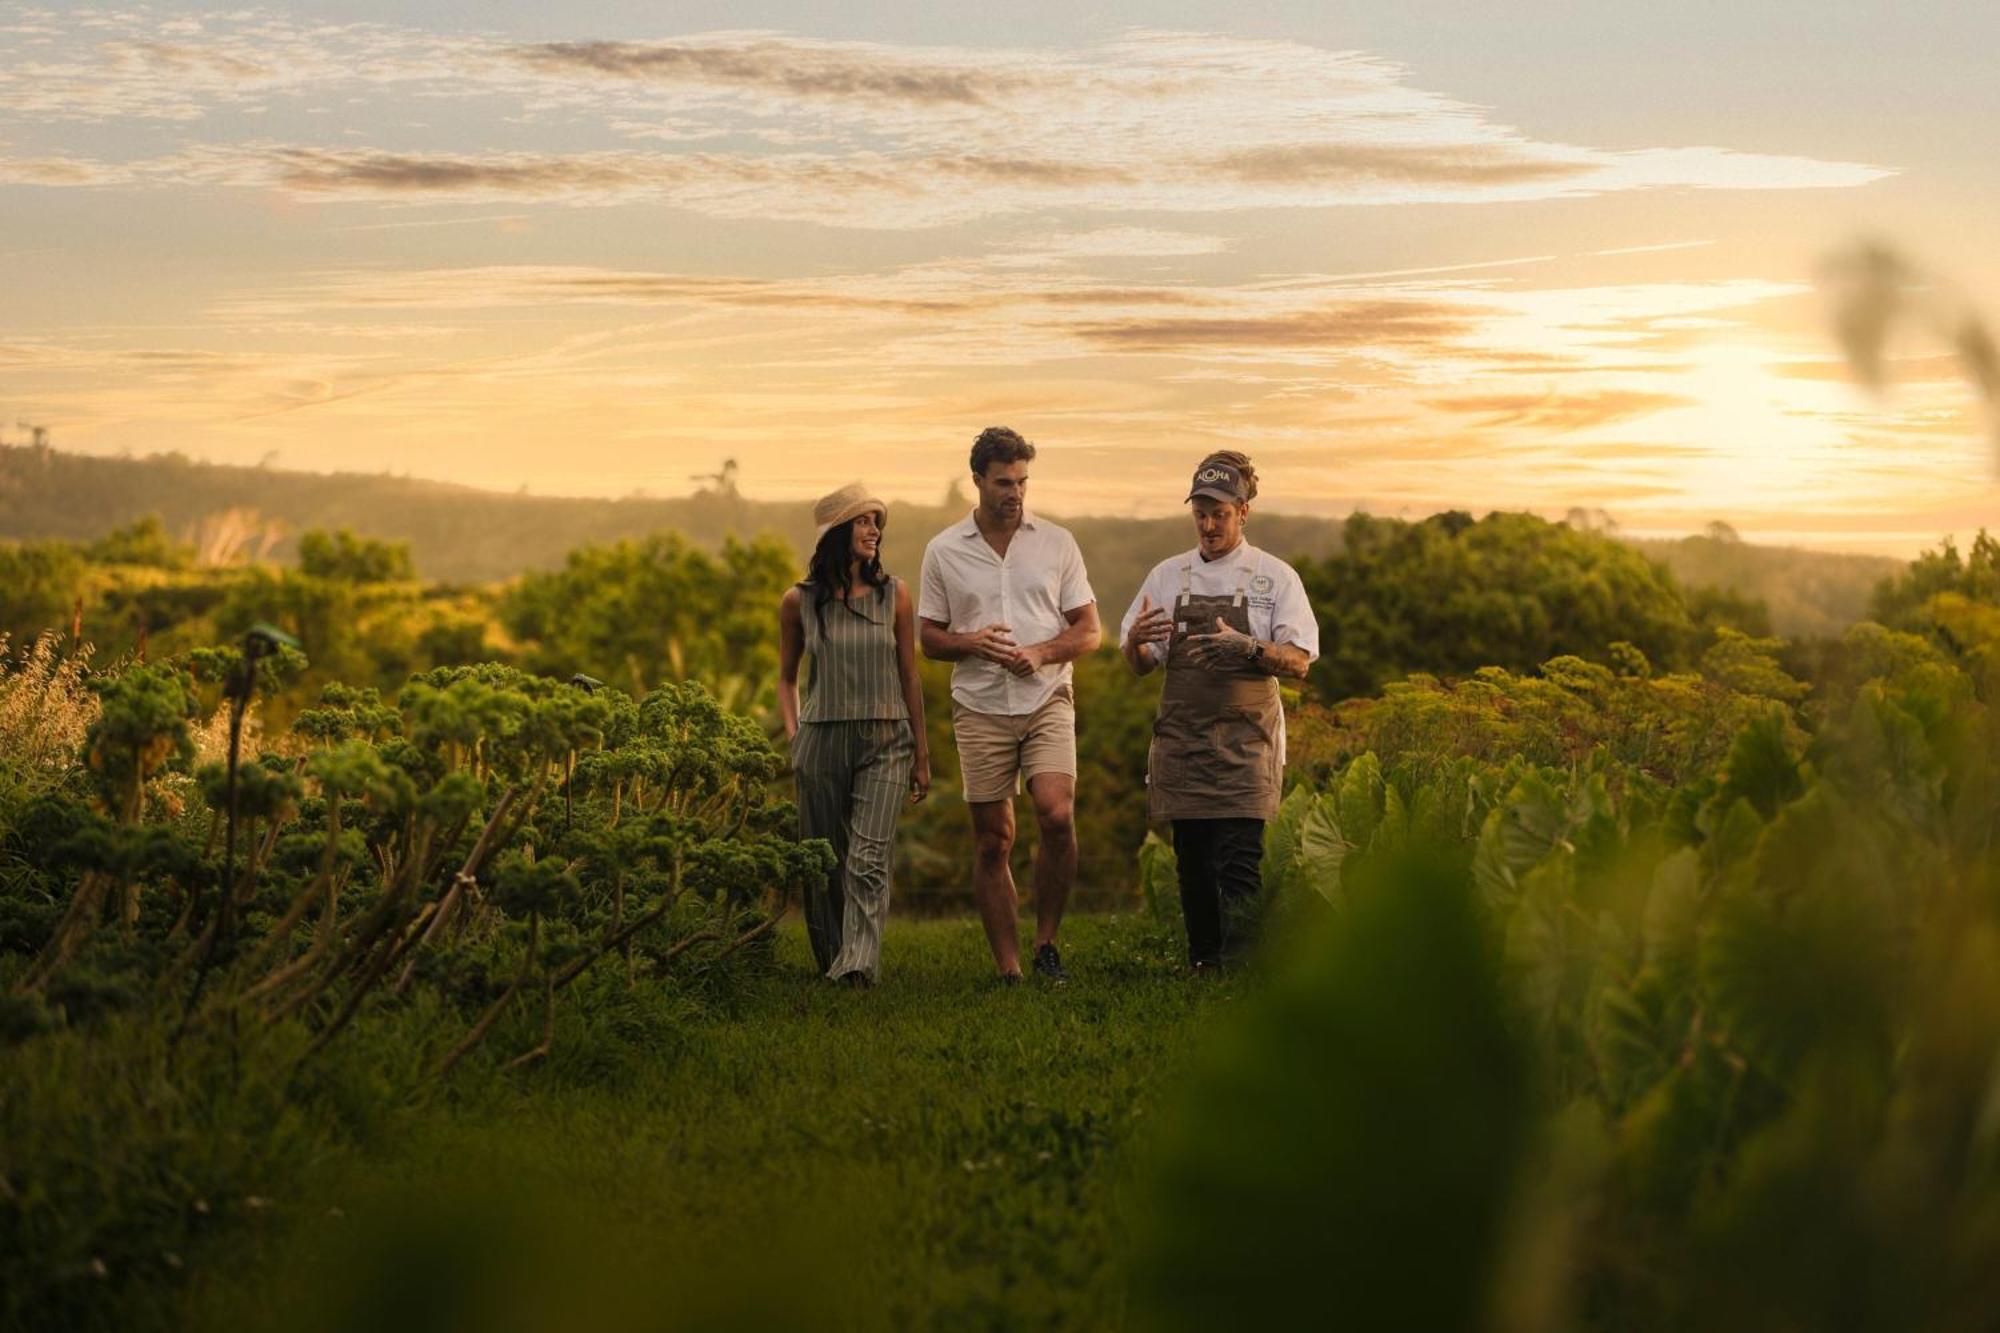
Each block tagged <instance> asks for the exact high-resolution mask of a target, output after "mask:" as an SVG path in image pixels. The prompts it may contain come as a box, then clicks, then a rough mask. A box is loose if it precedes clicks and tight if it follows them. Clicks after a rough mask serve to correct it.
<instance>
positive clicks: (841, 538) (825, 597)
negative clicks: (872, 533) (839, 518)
mask: <svg viewBox="0 0 2000 1333" xmlns="http://www.w3.org/2000/svg"><path fill="white" fill-rule="evenodd" d="M856 517H857V518H858V517H859V515H857V516H856ZM854 523H855V519H852V518H850V519H848V520H847V522H845V523H836V524H834V525H833V526H832V527H830V528H828V529H827V530H826V536H824V537H821V538H820V539H819V545H817V546H815V547H813V553H812V559H810V560H808V561H807V562H806V576H805V578H803V579H801V580H800V581H799V587H801V588H803V589H805V590H806V591H807V592H808V593H810V594H811V595H812V602H813V618H814V619H816V620H817V621H819V632H820V637H821V638H825V637H826V604H827V603H828V602H831V601H835V600H838V601H839V602H840V604H841V605H842V606H845V607H847V610H848V613H849V614H850V615H857V616H858V615H860V614H861V613H860V612H859V611H856V610H855V609H854V608H853V607H852V606H851V605H849V604H848V600H847V588H848V584H847V567H848V566H849V565H850V564H852V563H853V562H854ZM861 581H862V582H863V583H865V584H867V585H868V586H869V587H871V588H879V587H881V586H882V585H883V584H885V583H887V582H888V581H889V576H888V575H887V574H885V573H883V572H882V548H881V547H880V546H879V545H878V546H877V547H876V548H875V555H874V557H873V558H872V559H870V560H868V561H867V562H866V563H864V564H863V565H862V566H861Z"/></svg>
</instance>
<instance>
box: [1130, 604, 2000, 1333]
mask: <svg viewBox="0 0 2000 1333" xmlns="http://www.w3.org/2000/svg"><path fill="white" fill-rule="evenodd" d="M1948 586H1950V587H1952V588H1954V589H1965V588H1968V586H1969V580H1968V579H1967V578H1966V577H1964V576H1963V571H1961V577H1958V578H1955V579H1953V580H1951V581H1949V585H1948ZM1970 587H1971V591H1973V592H1978V593H1985V594H1986V596H1987V598H1988V600H1985V601H1979V600H1974V599H1973V598H1972V597H1969V596H1967V595H1966V594H1965V593H1964V592H1961V591H1938V590H1936V589H1935V588H1933V590H1932V592H1931V594H1930V596H1929V599H1928V601H1927V602H1926V603H1925V604H1924V608H1923V611H1922V617H1923V620H1924V621H1925V622H1926V623H1929V624H1932V625H1934V626H1935V627H1936V628H1937V629H1938V630H1939V633H1938V635H1937V636H1936V637H1934V638H1924V637H1919V636H1917V635H1911V634H1898V633H1896V632H1894V631H1890V630H1885V629H1883V628H1881V627H1879V626H1873V625H1864V626H1859V627H1856V628H1855V629H1854V630H1852V631H1850V633H1849V635H1848V637H1847V640H1846V642H1844V643H1843V644H1842V645H1841V652H1840V653H1838V654H1837V655H1835V656H1834V658H1833V659H1832V660H1833V661H1834V662H1835V663H1837V665H1838V666H1839V668H1840V670H1839V671H1838V672H1837V673H1836V674H1834V675H1832V676H1830V677H1829V678H1827V679H1826V680H1824V681H1821V682H1819V683H1818V684H1819V688H1818V689H1816V690H1812V691H1808V690H1807V689H1806V688H1805V685H1804V684H1803V683H1801V682H1796V681H1791V680H1789V678H1788V677H1786V676H1785V675H1784V673H1783V672H1782V671H1780V670H1779V669H1778V668H1777V666H1776V664H1775V661H1774V660H1773V658H1772V655H1771V651H1772V650H1773V649H1774V648H1775V645H1762V646H1760V645H1758V644H1756V643H1755V642H1754V641H1750V640H1743V639H1739V640H1737V641H1735V642H1734V643H1733V645H1732V647H1731V651H1729V652H1727V653H1725V654H1724V660H1722V661H1720V662H1716V661H1713V660H1708V661H1705V662H1704V670H1703V672H1702V673H1701V674H1700V675H1699V676H1689V677H1683V678H1675V677H1667V678H1664V679H1659V678H1649V677H1646V676H1642V675H1639V674H1637V673H1628V674H1626V675H1622V676H1620V675H1613V674H1612V673H1611V672H1610V671H1608V670H1606V669H1604V668H1598V667H1591V666H1589V665H1587V664H1584V663H1581V662H1576V661H1574V660H1571V661H1558V662H1552V663H1550V664H1549V665H1548V667H1547V668H1546V669H1545V670H1544V672H1543V675H1542V677H1541V678H1540V679H1539V680H1536V681H1526V680H1522V679H1520V678H1517V677H1514V676H1512V675H1510V674H1509V673H1499V672H1482V673H1479V674H1478V675H1476V676H1475V677H1474V678H1472V679H1471V680H1467V681H1463V682H1459V683H1458V684H1456V685H1451V686H1445V685H1440V684H1438V683H1437V682H1434V681H1430V682H1413V683H1412V684H1411V685H1409V686H1406V687H1403V688H1401V689H1392V690H1391V691H1390V692H1389V694H1388V695H1387V696H1386V697H1385V698H1384V699H1382V700H1381V701H1379V703H1377V704H1375V705H1373V706H1372V707H1371V708H1369V709H1367V710H1366V711H1364V712H1362V713H1360V714H1359V715H1358V716H1357V717H1355V718H1354V719H1352V728H1351V733H1352V734H1351V735H1350V736H1349V737H1348V738H1347V739H1348V741H1349V743H1350V744H1351V743H1354V742H1365V744H1366V746H1367V748H1366V749H1365V750H1363V751H1361V752H1360V753H1355V754H1349V755H1347V756H1346V757H1338V756H1336V757H1335V758H1334V759H1333V762H1332V764H1331V766H1330V768H1329V770H1328V771H1327V773H1326V775H1325V777H1324V778H1323V780H1322V781H1320V782H1318V783H1316V784H1315V785H1314V786H1312V787H1310V788H1301V789H1298V790H1295V791H1294V792H1293V793H1292V794H1291V795H1290V796H1289V797H1288V799H1287V801H1286V805H1285V809H1284V811H1283V812H1282V813H1281V816H1280V818H1279V819H1278V820H1277V821H1275V822H1274V824H1273V826H1272V828H1271V830H1270V845H1269V850H1268V852H1267V858H1268V865H1267V869H1268V872H1269V877H1270V884H1269V887H1270V889H1271V891H1272V892H1273V894H1274V895H1278V896H1280V897H1286V898H1289V900H1290V906H1291V907H1292V909H1293V912H1294V916H1293V918H1292V919H1293V920H1297V919H1300V918H1313V917H1317V918H1319V922H1318V925H1317V926H1316V927H1315V928H1313V929H1310V930H1301V931H1299V932H1298V934H1299V935H1300V937H1301V938H1297V939H1294V940H1293V941H1292V943H1293V945H1294V948H1293V951H1292V954H1293V956H1292V957H1290V958H1289V960H1288V961H1287V962H1286V963H1285V964H1284V965H1283V966H1282V968H1281V972H1280V976H1279V979H1278V980H1276V981H1275V982H1274V983H1273V984H1272V986H1271V988H1270V991H1269V993H1268V994H1267V995H1265V996H1264V997H1263V998H1262V999H1261V1000H1260V1001H1259V1002H1258V1003H1257V1004H1256V1005H1254V1006H1253V1007H1252V1008H1251V1010H1250V1011H1248V1012H1246V1013H1245V1014H1243V1015H1242V1016H1241V1017H1240V1020H1239V1022H1238V1023H1237V1024H1236V1026H1235V1029H1234V1031H1233V1032H1232V1033H1230V1034H1229V1035H1228V1036H1227V1037H1225V1038H1224V1039H1222V1040H1220V1041H1219V1042H1218V1043H1217V1044H1216V1047H1215V1050H1214V1052H1213V1053H1212V1055H1211V1058H1210V1063H1209V1067H1208V1070H1207V1072H1206V1073H1205V1074H1203V1075H1202V1076H1201V1077H1200V1078H1199V1079H1198V1080H1197V1082H1196V1084H1195V1086H1194V1088H1193V1089H1192V1090H1191V1091H1190V1094H1189V1097H1188V1099H1187V1101H1186V1104H1185V1105H1184V1107H1183V1108H1182V1112H1181V1116H1180V1118H1179V1120H1177V1121H1176V1122H1175V1123H1176V1128H1175V1130H1174V1132H1173V1133H1171V1134H1170V1135H1167V1136H1165V1137H1164V1139H1163V1142H1162V1145H1161V1148H1160V1153H1161V1156H1160V1159H1159V1166H1158V1169H1157V1176H1156V1189H1157V1190H1158V1192H1159V1193H1158V1195H1157V1197H1156V1199H1155V1202H1154V1206H1153V1208H1152V1209H1151V1211H1150V1216H1152V1217H1153V1218H1155V1219H1156V1220H1157V1226H1156V1228H1155V1235H1154V1237H1153V1239H1152V1241H1151V1242H1150V1246H1149V1250H1148V1256H1149V1257H1148V1259H1147V1261H1146V1264H1145V1266H1144V1268H1143V1272H1144V1274H1145V1282H1146V1286H1145V1289H1146V1291H1147V1292H1148V1293H1149V1296H1150V1298H1151V1300H1152V1301H1153V1303H1154V1313H1155V1314H1156V1316H1157V1319H1158V1322H1159V1323H1161V1324H1162V1325H1164V1326H1171V1327H1181V1326H1187V1327H1193V1326H1197V1325H1199V1324H1202V1323H1210V1324H1212V1323H1213V1322H1215V1321H1216V1319H1217V1318H1223V1317H1227V1315H1226V1314H1225V1313H1224V1312H1229V1311H1236V1312H1243V1313H1244V1314H1246V1315H1247V1317H1248V1318H1249V1322H1252V1323H1258V1322H1264V1323H1270V1322H1275V1321H1277V1319H1278V1318H1279V1316H1280V1315H1281V1313H1282V1312H1285V1311H1288V1310H1289V1311H1292V1312H1295V1316H1296V1312H1306V1311H1311V1310H1313V1309H1316V1308H1318V1307H1319V1304H1320V1303H1321V1302H1323V1301H1324V1300H1325V1299H1326V1298H1327V1292H1328V1291H1329V1289H1333V1290H1337V1291H1338V1292H1339V1299H1340V1302H1341V1305H1342V1308H1343V1309H1344V1310H1347V1311H1351V1312H1353V1313H1354V1315H1355V1318H1356V1319H1357V1321H1358V1323H1359V1324H1360V1325H1361V1326H1370V1327H1374V1326H1401V1325H1408V1326H1414V1327H1440V1328H1442V1327H1450V1328H1459V1329H1479V1328H1486V1329H1529V1328H1533V1329H1561V1328H1589V1329H1599V1328H1601V1329H1620V1330H1651V1329H1679V1328H1701V1329H1720V1330H1738V1329H1740V1330H1762V1329H1770V1328H1848V1329H1883V1330H1888V1329H1936V1330H1949V1329H1961V1328H1972V1327H1983V1326H1985V1325H1986V1324H1987V1323H1989V1322H1990V1321H1991V1316H1992V1311H1993V1310H1994V1309H1996V1308H2000V1276H1996V1275H2000V1131H1997V1130H1996V1120H1995V1117H1994V1115H1993V1111H1992V1108H1993V1105H1994V1101H1993V1097H1994V1092H1993V1090H1994V1088H1995V1086H1996V1078H2000V1063H1996V1061H2000V1054H1996V1053H2000V966H1996V964H2000V844H1996V841H1995V837H1994V833H1995V830H1996V829H2000V722H1996V713H1995V710H1994V705H1995V703H1996V702H2000V670H1996V666H2000V607H1996V606H1995V605H1994V604H1993V600H1991V599H1992V592H1991V590H1989V589H1987V588H1985V587H1982V586H1978V585H1976V584H1975V585H1970ZM1724 642H1725V643H1728V642H1729V641H1727V640H1725V641H1724ZM1713 654H1714V650H1711V658H1713ZM1635 665H1636V663H1635ZM1669 701H1680V702H1682V703H1685V704H1687V705H1688V709H1687V717H1688V720H1689V721H1691V722H1696V723H1697V725H1696V727H1695V728H1693V729H1692V730H1687V731H1684V732H1681V733H1676V732H1675V731H1674V729H1673V728H1671V727H1670V726H1666V725H1664V724H1665V723H1667V722H1669V721H1671V720H1672V719H1673V717H1674V716H1675V714H1676V711H1677V709H1676V705H1675V704H1674V703H1671V702H1669ZM1439 1015H1448V1016H1449V1018H1448V1019H1441V1018H1440V1017H1439ZM1496 1024H1498V1025H1500V1026H1498V1027H1496ZM1530 1110H1531V1111H1532V1116H1529V1112H1530ZM1252 1145H1254V1146H1252ZM1468 1150H1470V1151H1469V1155H1468ZM1278 1164H1283V1165H1282V1167H1280V1166H1279V1165H1278ZM1453 1164H1455V1165H1453ZM1446 1167H1451V1169H1449V1170H1446V1169H1445V1168H1446ZM1204 1257H1205V1258H1206V1260H1207V1262H1206V1263H1205V1265H1204V1266H1202V1267H1199V1268H1197V1266H1196V1265H1197V1262H1198V1260H1200V1259H1202V1258H1204ZM1330 1274H1332V1275H1335V1276H1334V1278H1333V1280H1332V1281H1331V1282H1330V1281H1329V1275H1330Z"/></svg>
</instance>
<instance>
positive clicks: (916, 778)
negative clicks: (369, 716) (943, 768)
mask: <svg viewBox="0 0 2000 1333" xmlns="http://www.w3.org/2000/svg"><path fill="white" fill-rule="evenodd" d="M930 794H931V757H930V755H928V754H925V753H922V752H919V753H918V755H917V761H916V762H915V763H914V764H912V765H910V804H911V805H915V804H917V802H919V801H921V800H923V799H924V798H925V797H926V796H929V795H930Z"/></svg>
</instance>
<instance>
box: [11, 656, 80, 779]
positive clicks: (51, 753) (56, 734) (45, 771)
mask: <svg viewBox="0 0 2000 1333" xmlns="http://www.w3.org/2000/svg"><path fill="white" fill-rule="evenodd" d="M60 643H61V641H60V639H59V638H58V636H56V635H55V634H53V633H49V634H43V635H41V636H39V637H38V638H36V640H35V641H34V643H32V644H31V645H29V647H28V650H27V651H26V652H24V653H21V654H19V655H18V656H17V655H15V654H14V653H13V651H12V648H13V645H12V644H10V643H9V642H8V640H7V636H6V635H4V634H0V773H4V775H5V777H4V780H5V781H7V782H8V783H9V785H14V786H16V787H17V788H18V789H20V794H33V793H35V792H38V791H42V790H46V789H48V788H51V787H54V786H57V785H59V784H60V783H61V782H62V781H63V778H64V775H65V774H66V773H68V772H70V771H72V770H73V769H74V768H75V767H76V763H77V754H78V752H79V751H80V750H81V748H82V746H83V737H84V733H85V731H87V730H88V729H89V727H90V724H91V723H92V722H94V721H96V720H97V711H98V704H97V695H96V694H95V693H94V692H93V691H92V690H91V688H90V686H89V684H88V683H87V682H86V680H85V677H86V676H87V675H88V673H89V671H90V657H91V650H90V646H89V645H88V644H85V645H83V646H81V647H79V648H77V649H76V650H75V651H73V652H64V651H63V650H62V648H61V646H60Z"/></svg>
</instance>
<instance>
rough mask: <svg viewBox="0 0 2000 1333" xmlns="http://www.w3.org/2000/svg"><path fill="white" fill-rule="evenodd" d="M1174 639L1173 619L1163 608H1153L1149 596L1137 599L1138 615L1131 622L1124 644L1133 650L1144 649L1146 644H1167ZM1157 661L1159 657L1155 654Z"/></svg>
mask: <svg viewBox="0 0 2000 1333" xmlns="http://www.w3.org/2000/svg"><path fill="white" fill-rule="evenodd" d="M1173 637H1174V618H1173V616H1171V615H1170V614H1168V612H1167V608H1165V607H1164V606H1154V605H1153V599H1152V597H1151V595H1147V596H1144V597H1141V598H1140V599H1139V615H1138V618H1137V619H1135V620H1134V621H1133V622H1132V628H1131V630H1130V631H1129V632H1128V633H1127V634H1126V635H1125V642H1126V643H1127V644H1129V645H1131V646H1132V647H1134V648H1140V649H1143V648H1145V647H1146V646H1147V645H1148V644H1156V643H1167V642H1169V641H1170V640H1172V638H1173ZM1152 656H1153V657H1154V658H1155V659H1156V660H1157V659H1158V658H1159V656H1160V654H1159V653H1157V652H1155V653H1153V654H1152Z"/></svg>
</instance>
